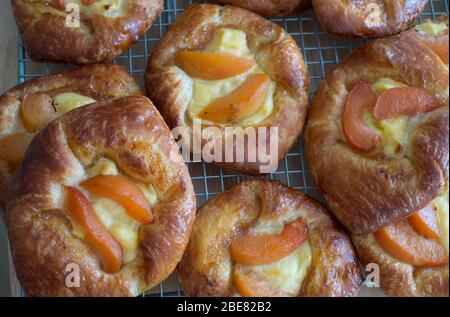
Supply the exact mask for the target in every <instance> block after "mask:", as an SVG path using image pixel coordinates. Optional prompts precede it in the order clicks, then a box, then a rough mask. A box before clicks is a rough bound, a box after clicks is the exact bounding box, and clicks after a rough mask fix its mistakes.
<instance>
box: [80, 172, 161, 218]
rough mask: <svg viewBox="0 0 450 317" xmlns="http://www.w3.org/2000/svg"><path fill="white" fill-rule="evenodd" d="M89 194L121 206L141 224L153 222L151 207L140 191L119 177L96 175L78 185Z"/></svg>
mask: <svg viewBox="0 0 450 317" xmlns="http://www.w3.org/2000/svg"><path fill="white" fill-rule="evenodd" d="M80 186H81V187H82V188H84V189H86V190H87V191H88V192H89V193H91V194H93V195H97V196H103V197H106V198H109V199H112V200H114V201H116V202H117V203H119V204H121V205H122V206H123V207H124V208H125V210H126V211H127V213H128V214H129V215H130V216H131V217H133V218H134V219H136V220H137V221H139V222H140V223H142V224H149V223H151V222H152V221H153V214H152V207H151V205H150V203H149V202H148V200H147V199H146V198H145V196H144V193H142V191H141V189H140V188H139V187H138V186H137V185H136V184H134V183H133V182H132V181H130V180H128V179H126V178H125V177H122V176H119V175H96V176H94V177H91V178H88V179H86V180H84V181H82V182H81V183H80Z"/></svg>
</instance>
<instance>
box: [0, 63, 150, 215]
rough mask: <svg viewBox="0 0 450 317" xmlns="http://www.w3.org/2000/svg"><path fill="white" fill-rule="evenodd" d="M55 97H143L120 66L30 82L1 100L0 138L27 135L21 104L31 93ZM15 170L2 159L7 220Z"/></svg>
mask: <svg viewBox="0 0 450 317" xmlns="http://www.w3.org/2000/svg"><path fill="white" fill-rule="evenodd" d="M38 92H40V93H46V94H48V95H49V96H50V97H53V96H54V95H57V94H60V93H65V92H73V93H78V94H80V95H83V96H86V97H90V98H92V99H94V100H97V101H102V100H108V99H115V98H119V97H125V96H136V95H142V91H141V89H140V88H139V86H138V85H137V84H136V82H135V81H134V79H133V78H132V77H131V76H130V75H129V74H128V72H127V70H126V69H125V68H124V67H122V66H120V65H112V64H94V65H86V66H83V67H79V68H76V69H73V70H69V71H65V72H62V73H59V74H54V75H50V76H45V77H39V78H35V79H32V80H28V81H26V82H25V83H23V84H21V85H18V86H16V87H13V88H11V89H10V90H8V91H6V92H5V93H4V94H3V95H2V96H0V138H2V137H5V136H8V135H12V134H13V133H17V132H25V131H26V130H25V128H24V125H23V123H22V118H21V111H20V109H21V104H22V101H23V98H24V97H25V96H26V95H27V94H29V93H38ZM15 169H16V167H14V166H12V165H10V164H8V162H6V161H4V160H2V159H1V158H0V215H1V216H2V217H4V204H5V196H6V193H7V191H8V190H9V187H10V186H11V182H12V178H13V175H14V172H15Z"/></svg>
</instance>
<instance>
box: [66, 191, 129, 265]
mask: <svg viewBox="0 0 450 317" xmlns="http://www.w3.org/2000/svg"><path fill="white" fill-rule="evenodd" d="M65 189H66V202H65V205H66V208H67V210H68V211H69V212H70V214H71V215H72V216H73V218H74V219H75V221H76V222H77V223H78V224H80V225H81V226H82V227H83V228H84V229H85V232H86V234H85V240H86V243H87V244H88V245H89V247H90V248H91V249H92V251H93V252H94V253H95V254H96V255H97V256H98V257H99V259H100V263H101V265H102V269H103V270H104V271H105V272H106V273H110V274H113V273H115V272H117V271H119V270H120V268H121V267H122V257H123V253H122V247H121V246H120V244H119V242H117V240H116V239H115V238H114V236H113V235H112V234H111V233H110V232H109V231H108V229H106V227H105V226H104V225H103V224H102V223H101V222H100V220H99V219H98V216H97V214H96V213H95V211H94V208H93V207H92V205H91V204H90V202H89V201H88V199H87V198H86V196H84V195H83V193H82V192H81V191H79V190H78V189H77V188H75V187H69V186H66V187H65Z"/></svg>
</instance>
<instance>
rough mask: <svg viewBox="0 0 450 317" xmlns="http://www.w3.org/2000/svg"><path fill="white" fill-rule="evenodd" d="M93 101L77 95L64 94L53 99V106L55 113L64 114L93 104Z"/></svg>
mask: <svg viewBox="0 0 450 317" xmlns="http://www.w3.org/2000/svg"><path fill="white" fill-rule="evenodd" d="M94 102H95V100H94V99H92V98H89V97H86V96H83V95H80V94H77V93H73V92H65V93H61V94H58V95H56V96H55V97H53V106H54V107H55V109H56V111H58V112H60V113H66V112H69V111H70V110H73V109H75V108H78V107H81V106H84V105H88V104H90V103H94Z"/></svg>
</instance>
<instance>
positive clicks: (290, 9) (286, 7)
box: [219, 0, 311, 16]
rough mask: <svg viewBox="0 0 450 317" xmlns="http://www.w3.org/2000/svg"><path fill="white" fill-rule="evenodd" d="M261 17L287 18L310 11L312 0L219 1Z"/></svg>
mask: <svg viewBox="0 0 450 317" xmlns="http://www.w3.org/2000/svg"><path fill="white" fill-rule="evenodd" d="M219 1H220V2H222V3H224V4H231V5H234V6H237V7H241V8H245V9H247V10H250V11H253V12H255V13H258V14H261V15H270V16H285V15H289V14H293V13H297V12H299V11H302V10H305V9H308V8H309V7H310V6H311V2H310V0H219Z"/></svg>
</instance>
